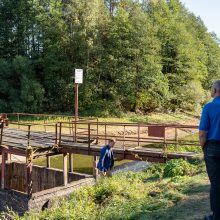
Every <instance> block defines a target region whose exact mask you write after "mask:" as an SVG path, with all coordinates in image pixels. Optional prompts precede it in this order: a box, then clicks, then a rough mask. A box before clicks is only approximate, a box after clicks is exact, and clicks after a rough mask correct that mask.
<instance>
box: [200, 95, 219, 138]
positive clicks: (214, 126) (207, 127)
mask: <svg viewBox="0 0 220 220" xmlns="http://www.w3.org/2000/svg"><path fill="white" fill-rule="evenodd" d="M199 130H200V131H206V132H207V140H218V141H220V96H218V97H216V98H214V99H213V101H212V102H209V103H207V104H206V105H205V106H204V108H203V111H202V115H201V119H200V124H199Z"/></svg>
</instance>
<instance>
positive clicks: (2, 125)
mask: <svg viewBox="0 0 220 220" xmlns="http://www.w3.org/2000/svg"><path fill="white" fill-rule="evenodd" d="M3 129H4V122H2V124H1V137H0V145H2V140H3Z"/></svg>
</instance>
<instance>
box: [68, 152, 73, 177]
mask: <svg viewBox="0 0 220 220" xmlns="http://www.w3.org/2000/svg"><path fill="white" fill-rule="evenodd" d="M69 172H71V173H72V172H73V154H71V153H69Z"/></svg>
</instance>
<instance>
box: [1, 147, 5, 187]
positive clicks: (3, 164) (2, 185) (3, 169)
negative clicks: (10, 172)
mask: <svg viewBox="0 0 220 220" xmlns="http://www.w3.org/2000/svg"><path fill="white" fill-rule="evenodd" d="M4 188H5V152H4V150H3V149H2V173H1V189H4Z"/></svg>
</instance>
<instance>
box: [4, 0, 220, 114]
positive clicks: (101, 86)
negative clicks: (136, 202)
mask: <svg viewBox="0 0 220 220" xmlns="http://www.w3.org/2000/svg"><path fill="white" fill-rule="evenodd" d="M75 68H82V69H84V83H83V84H82V85H80V86H79V106H80V112H81V113H82V114H84V115H109V114H111V115H118V114H120V113H121V112H143V113H147V112H152V111H176V110H186V111H197V110H198V109H200V108H201V104H203V103H204V102H205V101H207V97H208V92H209V89H210V85H211V83H212V82H213V81H214V80H215V79H219V78H220V48H219V39H218V38H217V37H216V35H215V34H214V33H209V32H208V31H207V28H206V27H205V25H204V23H203V22H202V20H201V19H200V18H199V17H196V16H195V15H194V14H193V13H191V12H189V11H188V10H187V9H186V8H185V7H184V5H183V4H182V3H181V2H180V1H179V0H142V1H140V0H136V1H135V0H105V1H104V0H89V1H82V0H44V1H42V0H0V79H1V80H0V88H1V89H0V112H12V111H14V112H33V113H34V112H35V113H39V112H73V109H74V86H75V85H74V69H75Z"/></svg>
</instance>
